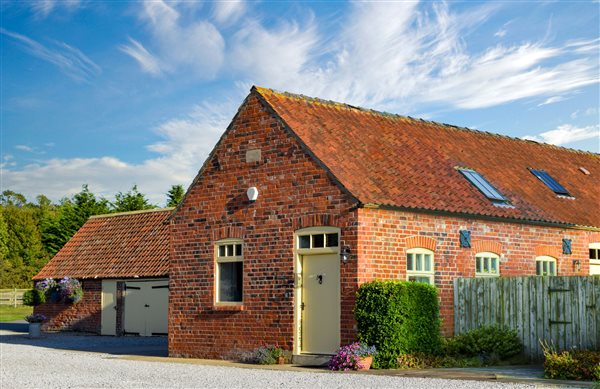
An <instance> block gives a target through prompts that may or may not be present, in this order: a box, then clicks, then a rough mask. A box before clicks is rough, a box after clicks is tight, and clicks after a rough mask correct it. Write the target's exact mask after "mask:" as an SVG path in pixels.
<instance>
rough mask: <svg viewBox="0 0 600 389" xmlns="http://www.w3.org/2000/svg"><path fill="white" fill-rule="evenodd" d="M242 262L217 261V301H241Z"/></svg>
mask: <svg viewBox="0 0 600 389" xmlns="http://www.w3.org/2000/svg"><path fill="white" fill-rule="evenodd" d="M242 280H243V263H242V262H226V263H219V301H220V302H241V301H242Z"/></svg>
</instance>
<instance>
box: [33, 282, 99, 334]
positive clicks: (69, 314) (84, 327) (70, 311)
mask: <svg viewBox="0 0 600 389" xmlns="http://www.w3.org/2000/svg"><path fill="white" fill-rule="evenodd" d="M81 281H82V287H83V299H82V300H81V301H80V302H78V303H77V304H66V303H63V302H58V303H50V302H47V303H44V304H42V305H38V306H37V307H35V309H34V312H35V313H41V314H43V315H45V316H46V317H48V318H49V319H50V320H49V321H47V322H46V323H44V325H43V327H42V328H43V329H44V330H52V331H84V332H96V333H100V324H101V316H100V315H101V310H102V281H101V280H81Z"/></svg>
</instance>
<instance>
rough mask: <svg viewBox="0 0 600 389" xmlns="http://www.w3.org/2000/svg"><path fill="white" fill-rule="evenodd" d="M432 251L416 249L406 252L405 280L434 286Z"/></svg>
mask: <svg viewBox="0 0 600 389" xmlns="http://www.w3.org/2000/svg"><path fill="white" fill-rule="evenodd" d="M433 270H434V263H433V251H431V250H427V249H422V248H416V249H409V250H408V251H407V252H406V279H407V280H408V281H416V282H425V283H427V284H431V285H433V284H434V278H433V275H434V271H433Z"/></svg>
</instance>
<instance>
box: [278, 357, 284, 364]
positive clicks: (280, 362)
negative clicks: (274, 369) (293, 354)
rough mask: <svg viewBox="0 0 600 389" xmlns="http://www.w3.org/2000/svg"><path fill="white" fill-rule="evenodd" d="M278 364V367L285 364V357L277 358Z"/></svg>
mask: <svg viewBox="0 0 600 389" xmlns="http://www.w3.org/2000/svg"><path fill="white" fill-rule="evenodd" d="M277 364H278V365H283V364H285V357H284V356H280V357H277Z"/></svg>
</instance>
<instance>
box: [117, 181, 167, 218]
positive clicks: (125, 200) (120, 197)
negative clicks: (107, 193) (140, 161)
mask: <svg viewBox="0 0 600 389" xmlns="http://www.w3.org/2000/svg"><path fill="white" fill-rule="evenodd" d="M112 207H113V211H115V212H129V211H139V210H143V209H152V208H156V206H155V205H153V204H150V203H149V202H148V200H147V199H146V196H145V195H144V194H143V193H140V192H139V191H138V188H137V185H134V186H133V188H131V190H130V191H129V192H127V193H122V192H119V193H117V194H116V195H115V202H114V203H113V204H112Z"/></svg>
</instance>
